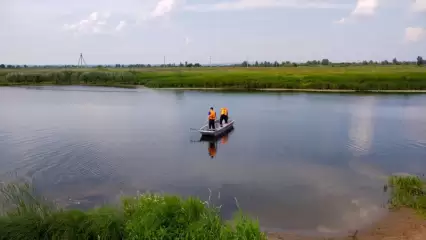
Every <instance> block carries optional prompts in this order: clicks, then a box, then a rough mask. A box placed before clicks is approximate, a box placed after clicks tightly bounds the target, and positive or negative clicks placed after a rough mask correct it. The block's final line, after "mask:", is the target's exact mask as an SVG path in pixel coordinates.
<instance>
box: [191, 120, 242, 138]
mask: <svg viewBox="0 0 426 240" xmlns="http://www.w3.org/2000/svg"><path fill="white" fill-rule="evenodd" d="M215 125H216V129H215V130H210V129H209V125H208V124H207V125H205V126H203V127H201V128H200V130H198V131H199V132H200V133H201V135H202V136H213V137H217V136H220V135H222V134H225V133H227V132H229V131H230V130H232V129H233V128H234V120H230V121H228V123H224V124H223V126H222V127H221V126H220V122H219V120H216V121H215Z"/></svg>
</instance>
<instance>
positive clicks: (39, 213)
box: [0, 185, 266, 240]
mask: <svg viewBox="0 0 426 240" xmlns="http://www.w3.org/2000/svg"><path fill="white" fill-rule="evenodd" d="M28 189H29V188H28V185H25V186H24V187H22V186H19V185H6V186H3V187H2V189H1V191H0V193H1V203H4V204H3V209H5V211H2V214H1V216H0V239H1V240H3V239H16V240H20V239H22V240H23V239H58V240H59V239H89V240H91V239H93V240H98V239H135V240H136V239H149V240H156V239H158V240H160V239H161V240H169V239H170V240H171V239H188V240H197V239H200V240H209V239H211V240H234V239H235V240H237V239H238V240H249V239H259V240H262V239H266V236H265V234H264V233H262V232H261V231H260V228H259V224H258V223H257V222H254V221H252V220H250V219H249V218H247V217H246V216H244V215H243V214H242V213H239V214H238V215H237V217H236V218H235V220H234V221H231V224H226V223H224V221H223V220H222V219H221V217H220V215H219V208H214V207H210V206H209V204H206V203H204V202H202V201H201V200H199V199H197V198H187V199H183V198H180V197H177V196H168V195H156V194H144V195H140V196H137V197H134V198H124V199H123V201H122V203H123V205H122V207H121V208H118V207H115V208H113V207H111V208H107V207H103V208H99V209H93V210H90V211H86V212H84V211H79V210H62V209H58V208H54V207H52V205H46V204H44V201H43V200H40V199H38V198H36V197H34V196H33V194H32V192H31V191H29V190H28Z"/></svg>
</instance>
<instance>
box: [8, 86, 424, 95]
mask: <svg viewBox="0 0 426 240" xmlns="http://www.w3.org/2000/svg"><path fill="white" fill-rule="evenodd" d="M55 86H83V87H115V88H130V89H132V88H133V89H153V90H169V91H170V90H173V91H177V90H183V91H212V92H229V91H235V92H312V93H315V92H317V93H400V94H402V93H405V94H407V93H411V94H423V93H426V90H350V89H300V88H298V89H290V88H258V89H245V88H201V87H174V88H155V87H146V86H143V85H124V84H73V85H66V84H59V85H58V84H27V85H24V84H19V85H18V84H16V85H15V84H12V85H0V87H55Z"/></svg>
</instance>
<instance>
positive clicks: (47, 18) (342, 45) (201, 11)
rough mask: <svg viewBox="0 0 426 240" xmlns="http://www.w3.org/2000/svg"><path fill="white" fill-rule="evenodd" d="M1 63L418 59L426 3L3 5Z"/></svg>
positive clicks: (425, 32)
mask: <svg viewBox="0 0 426 240" xmlns="http://www.w3.org/2000/svg"><path fill="white" fill-rule="evenodd" d="M0 39H1V42H2V45H3V47H2V48H0V62H1V63H11V64H76V63H77V61H78V56H79V53H80V52H83V54H84V56H85V58H86V61H87V62H88V63H89V64H114V63H123V64H126V63H162V62H163V56H166V61H167V62H184V61H189V62H200V63H208V62H209V57H210V56H211V58H212V62H213V63H229V62H241V61H244V60H246V59H249V61H255V60H259V61H275V60H277V61H287V60H288V61H297V62H299V61H306V60H313V59H322V58H329V59H330V60H331V61H360V60H364V59H367V60H370V59H372V60H384V59H388V60H391V59H392V58H393V57H397V58H398V59H400V60H415V58H416V57H417V56H418V55H422V56H424V57H426V0H121V1H117V0H91V1H83V0H74V1H67V2H65V1H58V0H2V3H1V7H0Z"/></svg>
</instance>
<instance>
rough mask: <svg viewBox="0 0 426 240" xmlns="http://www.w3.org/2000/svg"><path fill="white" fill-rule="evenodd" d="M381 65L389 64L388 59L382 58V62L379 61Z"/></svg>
mask: <svg viewBox="0 0 426 240" xmlns="http://www.w3.org/2000/svg"><path fill="white" fill-rule="evenodd" d="M381 64H382V65H389V61H388V60H384V61H382V63H381Z"/></svg>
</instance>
